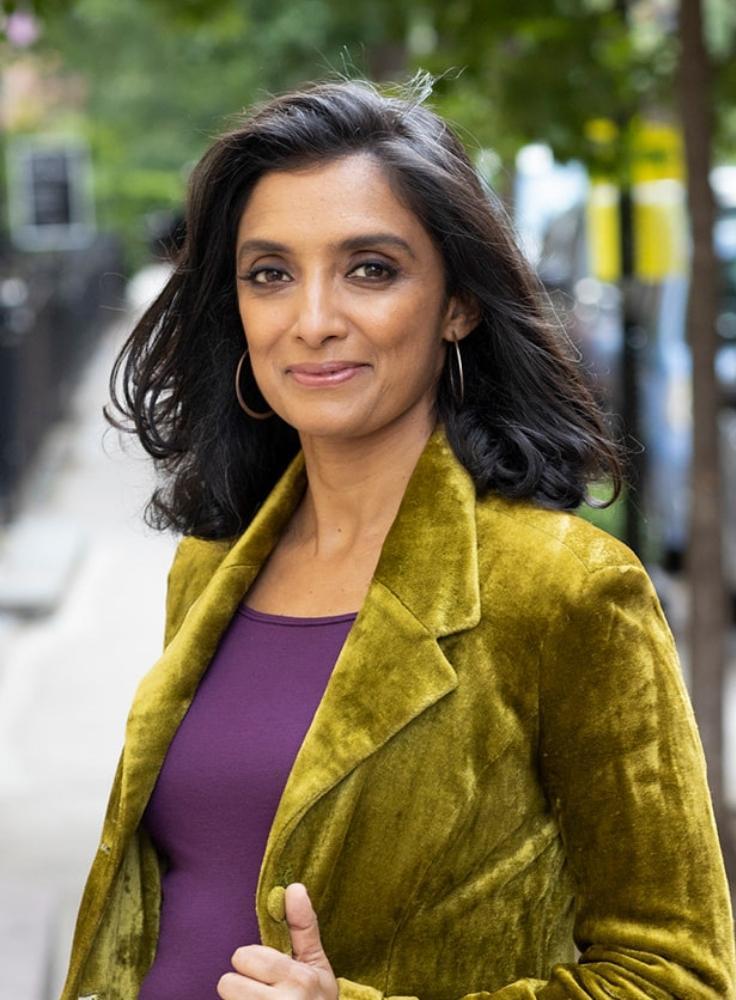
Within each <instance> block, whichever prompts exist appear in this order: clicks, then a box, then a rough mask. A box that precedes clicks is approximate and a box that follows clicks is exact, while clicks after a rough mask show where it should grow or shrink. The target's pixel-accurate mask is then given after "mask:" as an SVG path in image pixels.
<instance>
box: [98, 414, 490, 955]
mask: <svg viewBox="0 0 736 1000" xmlns="http://www.w3.org/2000/svg"><path fill="white" fill-rule="evenodd" d="M305 487H306V474H305V466H304V455H303V452H302V451H299V452H298V453H297V455H296V456H295V457H294V458H293V459H292V461H291V462H290V464H289V466H288V467H287V469H286V470H285V472H284V473H283V474H282V476H281V478H280V479H279V481H278V482H277V484H276V485H275V487H274V488H273V490H272V491H271V492H270V493H269V495H268V497H267V498H266V500H265V501H264V503H263V504H262V505H261V507H260V509H259V511H258V512H257V514H256V516H255V518H254V519H253V521H252V522H251V523H250V525H249V526H248V528H247V529H246V531H245V532H244V533H243V534H242V535H241V536H240V538H239V539H238V540H237V541H236V542H235V544H234V545H233V546H232V548H231V549H230V550H229V552H228V553H227V555H226V556H225V558H224V559H223V560H222V562H221V563H220V565H219V567H218V568H217V569H216V570H215V572H214V573H213V575H212V577H211V578H210V580H209V582H208V584H207V585H206V586H205V588H204V590H203V591H202V593H201V594H200V595H199V597H198V598H197V600H196V601H195V602H194V604H193V606H192V607H191V608H190V609H189V611H188V613H187V615H186V617H185V619H184V621H183V623H182V625H181V627H180V628H179V630H178V632H177V634H176V635H175V636H174V638H173V639H172V640H171V642H170V643H169V644H168V646H167V647H166V649H165V651H164V653H163V655H162V656H161V657H160V659H159V660H158V661H157V663H156V664H155V665H154V667H153V668H152V670H151V671H150V672H149V673H148V674H147V675H146V677H145V678H144V679H143V681H142V682H141V684H140V685H139V688H138V691H137V692H136V697H135V700H134V703H133V707H132V709H131V712H130V715H129V718H128V724H127V728H126V743H125V749H124V757H123V770H122V786H121V798H120V811H119V814H118V829H117V833H118V838H119V840H122V841H125V840H126V839H127V837H128V836H129V835H130V834H131V833H132V831H133V830H134V829H135V827H136V826H137V824H138V823H139V822H140V818H141V815H142V813H143V810H144V808H145V805H146V802H147V800H148V797H149V795H150V793H151V791H152V790H153V786H154V784H155V781H156V777H157V775H158V772H159V769H160V767H161V765H162V763H163V759H164V757H165V754H166V750H167V748H168V745H169V743H170V741H171V739H172V737H173V735H174V733H175V731H176V728H177V726H178V724H179V722H180V721H181V719H182V718H183V716H184V714H185V712H186V710H187V708H188V706H189V704H190V702H191V700H192V698H193V696H194V693H195V691H196V686H197V683H198V682H199V680H200V678H201V676H202V674H203V673H204V671H205V669H206V667H207V665H208V663H209V661H210V660H211V658H212V656H213V654H214V652H215V649H216V647H217V644H218V642H219V639H220V637H221V636H222V634H223V632H224V630H225V628H226V627H227V625H228V623H229V621H230V619H231V618H232V615H233V614H234V612H235V610H236V608H237V606H238V604H239V603H240V602H241V601H242V599H243V597H244V595H245V593H246V591H247V589H248V587H249V586H250V584H251V583H252V582H253V580H254V579H255V577H256V575H257V573H258V570H259V569H260V567H261V566H262V565H263V563H264V562H265V560H266V558H267V557H268V555H269V553H270V551H271V549H272V548H273V546H274V545H275V543H276V541H277V539H278V537H279V534H280V532H281V530H282V529H283V527H284V526H285V524H286V523H287V521H288V518H289V517H290V515H291V513H292V512H293V510H294V509H295V507H296V505H297V504H298V502H299V500H300V499H301V496H302V494H303V491H304V488H305ZM479 621H480V597H479V585H478V552H477V539H476V522H475V489H474V484H473V481H472V478H471V477H470V475H469V474H468V472H467V471H466V470H465V468H464V467H463V466H462V465H461V464H460V462H459V461H458V460H457V458H456V457H455V455H454V453H453V452H452V449H451V447H450V445H449V443H448V441H447V438H446V436H445V432H444V429H443V427H442V425H441V424H437V425H436V427H435V429H434V430H433V432H432V433H431V435H430V437H429V438H428V440H427V442H426V445H425V447H424V449H423V451H422V453H421V455H420V457H419V459H418V461H417V463H416V465H415V467H414V470H413V472H412V475H411V477H410V479H409V482H408V484H407V487H406V489H405V492H404V496H403V498H402V501H401V504H400V506H399V509H398V512H397V515H396V517H395V519H394V521H393V523H392V525H391V527H390V529H389V531H388V534H387V535H386V538H385V540H384V544H383V547H382V549H381V553H380V556H379V559H378V563H377V566H376V569H375V572H374V576H373V578H372V580H371V583H370V586H369V589H368V592H367V595H366V598H365V601H364V603H363V606H362V607H361V609H360V612H359V614H358V616H357V618H356V619H355V621H354V622H353V625H352V627H351V629H350V631H349V632H348V635H347V638H346V641H345V643H344V645H343V647H342V649H341V651H340V655H339V656H338V659H337V662H336V663H335V666H334V668H333V670H332V673H331V675H330V678H329V680H328V684H327V687H326V689H325V691H324V694H323V697H322V699H321V701H320V704H319V706H318V708H317V710H316V713H315V715H314V717H313V719H312V722H311V724H310V726H309V729H308V731H307V733H306V735H305V737H304V740H303V742H302V745H301V747H300V749H299V752H298V754H297V757H296V760H295V761H294V764H293V766H292V769H291V772H290V774H289V777H288V780H287V782H286V785H285V787H284V789H283V792H282V795H281V799H280V802H279V806H278V809H277V812H276V815H275V817H274V820H273V824H272V827H271V830H270V833H269V837H268V842H267V845H266V850H265V853H264V858H263V862H262V866H261V873H260V878H259V882H258V891H257V899H258V901H259V902H258V911H259V917H260V914H262V913H263V912H264V910H265V903H264V902H262V897H263V894H264V893H267V892H268V889H269V888H270V886H271V885H272V884H273V883H274V882H275V881H278V879H279V857H280V853H281V851H282V848H283V847H284V845H285V843H286V842H287V840H288V837H289V834H290V833H291V831H292V830H293V828H294V826H295V825H296V824H297V823H298V822H299V820H300V818H301V817H302V816H303V815H304V814H305V813H306V812H307V810H308V809H309V808H310V806H311V805H312V804H313V803H314V802H316V801H317V800H318V799H319V798H320V797H321V796H322V795H324V794H325V793H326V792H327V791H329V789H331V788H332V787H334V785H336V784H337V783H338V782H339V781H340V780H341V779H342V778H344V777H345V776H346V775H347V774H348V773H349V772H350V771H352V769H353V768H354V767H355V766H356V765H358V764H359V763H360V762H361V761H362V760H364V759H365V758H367V757H369V756H370V755H371V754H373V753H375V752H376V751H377V750H378V749H379V748H380V747H381V746H383V744H384V743H386V741H387V740H388V739H390V738H391V737H392V736H393V735H394V734H395V733H396V732H398V731H399V730H400V729H401V728H402V727H404V726H406V725H408V724H409V723H410V722H411V720H412V719H414V718H415V717H416V716H418V715H419V714H420V713H422V712H423V711H425V710H426V709H427V708H428V707H429V706H431V705H432V704H434V703H435V702H436V701H438V700H439V699H440V698H442V697H443V696H444V695H446V694H448V693H449V692H450V691H452V690H453V688H455V687H456V685H457V675H456V673H455V671H454V669H453V667H452V665H451V663H450V662H449V661H448V659H447V658H446V657H445V655H444V653H443V651H442V648H441V644H440V643H439V642H438V639H439V638H440V637H442V636H446V635H450V634H451V633H453V632H457V631H460V630H463V629H468V628H472V627H473V626H474V625H477V624H478V622H479ZM261 930H262V934H266V935H268V934H269V928H268V927H262V928H261ZM271 933H272V932H271ZM266 941H267V938H264V942H266Z"/></svg>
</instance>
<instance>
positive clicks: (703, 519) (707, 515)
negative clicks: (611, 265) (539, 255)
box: [678, 0, 736, 886]
mask: <svg viewBox="0 0 736 1000" xmlns="http://www.w3.org/2000/svg"><path fill="white" fill-rule="evenodd" d="M679 40H680V66H679V80H678V88H679V102H680V114H681V119H682V126H683V131H684V139H685V158H686V165H687V178H688V180H687V190H688V205H689V215H690V221H691V234H692V260H691V270H690V295H689V300H688V335H689V340H690V347H691V351H692V362H693V383H692V388H693V459H692V467H691V477H692V478H691V503H690V510H691V512H690V538H689V545H688V554H687V572H688V582H689V589H690V620H689V649H690V664H691V687H692V695H693V707H694V710H695V714H696V717H697V719H698V725H699V728H700V733H701V737H702V740H703V746H704V749H705V755H706V759H707V762H708V780H709V784H710V789H711V794H712V796H713V805H714V809H715V812H716V818H717V820H718V826H719V831H720V835H721V844H722V847H723V852H724V855H725V858H726V865H727V868H728V871H729V877H730V880H731V884H732V886H733V885H734V883H736V851H735V850H734V844H733V837H732V835H731V831H730V828H729V822H728V820H729V817H728V816H727V810H726V806H725V802H724V791H723V725H724V720H723V702H724V675H725V661H726V639H727V634H726V630H727V627H728V613H727V601H726V587H725V582H724V576H723V558H722V532H721V463H720V454H719V432H718V385H717V382H716V376H715V353H716V342H717V335H716V317H717V308H718V300H717V296H718V285H717V273H718V264H717V260H716V257H715V253H714V248H713V224H714V217H715V206H714V200H713V192H712V189H711V186H710V170H711V148H712V133H713V121H712V110H711V107H712V96H711V67H710V60H709V56H708V52H707V50H706V47H705V43H704V39H703V24H702V10H701V0H680V14H679Z"/></svg>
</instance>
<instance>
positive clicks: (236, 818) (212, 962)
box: [138, 605, 357, 1000]
mask: <svg viewBox="0 0 736 1000" xmlns="http://www.w3.org/2000/svg"><path fill="white" fill-rule="evenodd" d="M356 615H357V612H354V613H351V614H343V615H331V616H327V617H321V618H295V617H291V616H288V615H273V614H266V613H265V612H262V611H256V610H254V609H253V608H249V607H247V606H244V605H241V606H240V607H239V608H238V610H237V612H236V613H235V615H234V616H233V619H232V621H231V622H230V624H229V625H228V627H227V628H226V630H225V632H224V634H223V636H222V638H221V640H220V642H219V644H218V647H217V650H216V652H215V655H214V656H213V658H212V661H211V662H210V664H209V666H208V668H207V670H206V672H205V674H204V677H203V678H202V680H201V682H200V684H199V687H198V688H197V692H196V695H195V697H194V699H193V701H192V703H191V705H190V707H189V710H188V711H187V713H186V715H185V716H184V719H183V720H182V722H181V725H180V726H179V728H178V729H177V731H176V734H175V736H174V739H173V740H172V742H171V745H170V746H169V749H168V752H167V754H166V758H165V760H164V763H163V767H162V769H161V772H160V774H159V776H158V780H157V782H156V785H155V787H154V790H153V793H152V795H151V798H150V800H149V803H148V806H147V808H146V811H145V813H144V816H143V824H144V826H145V828H146V829H147V830H148V832H149V833H150V835H151V837H152V839H153V841H154V844H155V845H156V848H157V850H158V851H159V852H160V853H161V854H163V855H164V856H165V858H166V860H167V862H168V869H167V870H166V872H165V874H164V876H163V882H162V892H163V897H162V907H161V922H160V928H159V939H158V948H157V952H156V958H155V960H154V962H153V964H152V966H151V968H150V969H149V971H148V974H147V976H146V977H145V980H144V982H143V985H142V987H141V991H140V993H139V994H138V998H139V1000H218V996H217V990H216V986H217V981H218V980H219V978H220V976H222V975H223V974H224V973H225V972H231V971H232V966H231V963H230V957H231V955H232V953H233V952H234V951H235V949H236V948H238V947H240V946H241V945H245V944H260V943H261V941H260V934H259V931H258V923H257V920H256V912H255V891H256V883H257V881H258V873H259V871H260V865H261V860H262V858H263V852H264V849H265V846H266V839H267V837H268V833H269V830H270V828H271V823H272V821H273V818H274V815H275V813H276V807H277V806H278V802H279V798H280V796H281V792H282V790H283V787H284V785H285V784H286V779H287V777H288V775H289V771H290V770H291V766H292V764H293V762H294V758H295V757H296V754H297V751H298V750H299V747H300V746H301V743H302V740H303V738H304V734H305V733H306V731H307V729H308V727H309V724H310V722H311V720H312V717H313V715H314V712H315V710H316V708H317V705H318V704H319V702H320V700H321V698H322V694H323V693H324V689H325V687H326V685H327V681H328V680H329V677H330V673H331V672H332V669H333V667H334V665H335V661H336V660H337V657H338V655H339V652H340V649H341V647H342V645H343V642H344V641H345V638H346V636H347V633H348V631H349V630H350V627H351V625H352V623H353V621H354V620H355V617H356Z"/></svg>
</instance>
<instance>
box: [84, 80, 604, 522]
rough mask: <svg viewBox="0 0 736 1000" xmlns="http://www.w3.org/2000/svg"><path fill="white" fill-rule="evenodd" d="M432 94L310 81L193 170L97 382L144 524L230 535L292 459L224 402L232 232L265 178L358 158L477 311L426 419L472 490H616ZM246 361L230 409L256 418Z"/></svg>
mask: <svg viewBox="0 0 736 1000" xmlns="http://www.w3.org/2000/svg"><path fill="white" fill-rule="evenodd" d="M432 86H433V81H432V78H431V77H430V75H429V74H427V73H421V72H420V73H418V74H416V75H415V76H414V77H413V78H412V80H410V81H409V82H408V83H405V84H403V85H400V86H394V87H393V88H383V89H381V88H379V86H378V85H376V84H374V83H372V82H370V81H367V80H362V79H353V80H346V79H338V80H331V79H328V80H322V81H316V82H311V83H308V84H306V85H304V86H302V87H299V88H298V89H296V90H293V91H291V92H288V93H285V94H282V95H278V96H271V97H269V98H268V99H267V100H264V101H262V102H261V103H258V104H255V105H254V106H253V107H251V108H250V109H248V110H247V111H246V112H245V113H244V114H243V115H242V116H241V117H240V119H239V120H238V121H237V122H236V123H235V125H234V127H233V128H231V129H230V130H229V131H227V132H225V133H224V134H222V135H221V136H219V137H218V138H217V139H216V140H215V141H214V142H213V144H212V145H211V146H210V148H209V149H208V150H207V152H206V153H205V154H204V156H203V157H202V159H201V160H200V161H199V163H198V164H197V166H196V167H195V168H194V170H193V172H192V175H191V178H190V183H189V191H188V199H187V206H186V215H185V227H184V228H185V238H184V242H183V245H182V246H181V248H180V249H179V251H178V254H177V256H176V259H175V268H174V271H173V273H172V275H171V277H170V279H169V281H168V283H167V284H166V286H165V288H164V289H163V291H162V292H161V294H160V295H159V296H158V298H157V299H156V300H155V302H154V303H153V304H152V305H151V306H150V308H149V309H148V310H147V311H146V312H145V313H144V315H143V316H142V318H141V319H140V321H139V322H138V323H137V325H136V326H135V328H134V329H133V331H132V332H131V334H130V335H129V337H128V338H127V340H126V341H125V343H124V344H123V346H122V348H121V350H120V352H119V354H118V356H117V358H116V360H115V363H114V366H113V369H112V373H111V376H110V393H111V397H112V401H113V403H114V404H115V407H116V408H117V410H118V411H119V412H120V413H122V414H123V415H124V416H125V417H126V418H127V420H128V422H129V423H127V424H124V423H122V422H119V421H118V420H116V419H115V418H113V417H112V415H111V414H110V412H109V411H108V409H107V407H103V412H104V414H105V417H106V419H107V420H108V422H109V423H110V424H112V425H113V426H114V427H116V428H118V429H119V430H123V431H126V432H128V433H135V434H136V435H137V436H138V438H139V440H140V442H141V444H142V446H143V447H144V449H145V450H146V451H147V452H148V453H149V454H150V455H151V456H152V458H153V459H154V464H155V466H156V468H157V470H158V472H159V474H160V475H159V485H158V488H157V489H155V491H154V493H153V495H152V496H151V497H150V499H149V500H148V503H147V505H146V508H145V512H144V518H145V520H146V522H147V523H148V524H149V525H150V526H152V527H155V528H158V529H160V530H165V529H173V530H176V531H178V532H181V533H182V534H185V535H196V536H199V537H201V538H212V539H214V538H229V537H233V536H235V535H237V534H239V533H240V532H242V531H243V530H244V528H245V527H246V526H247V525H248V523H249V522H250V520H251V519H252V518H253V516H254V514H255V513H256V511H257V509H258V508H259V506H260V505H261V504H262V502H263V501H264V499H265V498H266V496H267V495H268V493H269V491H270V490H271V489H272V487H273V485H274V484H275V482H276V480H277V479H278V478H279V476H280V475H281V473H282V472H283V471H284V469H285V467H286V465H287V464H288V462H289V461H290V459H291V458H292V457H293V456H294V455H295V454H296V452H297V451H298V450H299V447H300V441H299V436H298V433H297V431H296V429H295V428H294V427H292V426H291V425H289V424H287V423H286V422H285V421H284V420H282V419H281V417H279V416H278V414H274V416H272V417H271V418H270V419H268V420H254V419H252V418H251V417H249V416H247V415H246V414H245V413H244V412H243V410H242V409H241V408H240V406H239V404H238V401H237V398H236V394H235V391H234V381H233V377H234V372H235V368H236V365H237V362H238V359H239V357H240V355H241V354H242V352H243V349H244V343H245V341H244V333H243V328H242V324H241V321H240V317H239V313H238V308H237V299H236V283H235V241H236V233H237V227H238V223H239V220H240V217H241V214H242V212H243V210H244V208H245V204H246V202H247V199H248V197H249V195H250V192H251V191H252V190H253V187H254V185H255V183H256V182H257V181H258V180H259V178H260V177H262V176H263V175H264V174H265V173H267V172H269V171H274V170H289V169H292V168H298V167H304V166H309V165H314V164H318V163H326V162H329V161H331V160H334V159H335V158H337V157H341V156H346V155H349V154H352V153H357V152H370V153H371V154H373V156H374V157H376V158H377V159H378V161H379V162H380V163H381V164H382V167H383V169H384V170H385V172H386V176H387V178H388V180H389V182H390V183H391V185H392V188H393V190H394V191H395V193H396V194H397V196H398V197H400V198H401V199H403V201H404V203H405V204H406V205H407V206H408V207H409V208H410V209H411V210H412V211H413V212H414V213H415V215H416V216H417V218H418V219H419V220H420V222H421V223H422V224H423V225H424V227H425V228H426V230H427V232H428V233H429V235H430V237H431V238H432V239H433V241H434V242H435V245H436V246H437V247H438V249H439V251H440V252H441V255H442V258H443V261H444V270H445V284H446V288H445V292H446V295H447V296H450V295H454V294H458V295H460V296H464V297H467V296H468V295H469V296H474V297H475V300H477V303H478V304H479V306H480V310H481V319H480V322H479V323H478V324H477V326H476V327H475V328H474V329H473V330H472V332H471V333H470V334H468V335H467V336H466V337H465V338H464V339H463V340H462V341H461V342H460V346H461V350H462V357H463V374H464V400H463V403H462V405H458V403H457V402H456V397H455V394H454V393H453V391H452V384H451V381H450V370H449V366H450V364H452V363H456V359H453V358H451V354H450V351H449V350H448V351H447V352H446V360H445V366H444V368H443V370H442V373H441V375H440V377H439V380H438V382H437V388H436V397H435V407H436V416H437V418H438V419H439V420H440V421H442V423H443V424H444V426H445V430H446V433H447V437H448V440H449V442H450V445H451V447H452V449H453V451H454V453H455V455H456V456H457V458H458V460H459V461H460V462H461V463H462V464H463V465H464V466H465V468H466V469H467V470H468V472H469V473H470V475H471V477H472V478H473V481H474V483H475V486H476V492H477V494H478V495H479V496H480V495H482V494H483V493H485V492H486V491H488V490H495V491H496V492H497V493H500V494H503V495H505V496H507V497H524V498H531V499H533V500H534V501H535V502H536V503H538V504H540V505H542V506H546V507H552V508H575V507H578V506H579V505H580V504H581V503H583V502H585V503H587V504H588V505H589V506H607V505H608V504H610V503H612V502H613V501H614V500H615V499H616V497H617V496H618V494H619V493H620V491H621V487H622V458H621V453H620V451H619V447H620V446H619V445H618V444H617V443H615V442H614V441H613V439H612V438H611V436H610V434H609V432H608V429H607V426H606V420H605V415H604V414H603V412H602V411H601V410H600V408H599V406H598V404H597V402H596V401H595V398H594V395H593V392H592V390H591V388H590V387H589V385H588V380H587V378H586V373H584V372H583V371H582V370H581V369H580V366H579V364H578V362H577V361H576V360H575V359H574V358H572V357H571V356H570V353H569V351H568V349H567V348H568V347H569V343H570V342H569V340H568V338H567V336H566V335H565V333H564V331H563V330H562V329H561V328H560V324H559V322H558V321H557V319H556V317H555V316H554V313H553V311H552V310H551V309H550V304H549V298H548V296H547V295H546V293H545V291H544V288H543V286H542V284H541V282H540V280H539V278H538V277H537V275H536V273H535V272H534V270H533V269H532V267H531V266H530V265H529V263H528V262H527V260H526V259H525V257H524V256H523V254H522V252H521V251H520V250H519V248H518V246H517V244H516V239H515V235H514V233H513V229H512V226H511V225H510V223H509V221H508V219H507V216H506V213H505V211H504V210H503V208H502V206H501V204H500V201H499V199H498V198H497V197H496V196H495V194H494V193H493V191H492V190H491V189H490V188H489V187H488V185H487V184H486V183H485V182H484V181H483V180H482V179H481V178H480V177H479V174H478V172H477V171H476V169H475V168H474V166H473V164H472V162H471V160H470V159H469V157H468V154H467V153H466V151H465V149H464V147H463V145H462V143H461V141H460V139H459V137H458V135H457V134H456V133H455V132H454V131H453V129H452V128H451V127H450V125H449V124H448V123H447V122H446V121H445V120H444V119H443V118H442V117H440V116H439V115H438V114H436V113H435V112H434V111H433V110H431V109H430V108H429V107H428V106H427V97H428V96H429V94H431V90H432ZM244 367H245V368H246V369H247V370H248V371H249V375H248V380H249V386H244V387H243V392H244V394H245V398H246V399H247V400H248V401H249V405H250V406H251V407H252V408H254V409H258V410H263V409H268V406H267V404H261V403H260V402H257V401H260V400H261V399H262V396H261V395H260V392H259V391H258V386H257V385H256V384H255V382H254V380H253V376H252V372H250V366H249V365H246V366H244ZM121 369H122V372H123V398H122V400H121V399H120V398H119V396H118V394H117V391H116V382H117V380H118V375H119V374H120V370H121ZM161 474H163V477H162V476H161ZM161 478H163V483H162V484H161ZM603 478H605V479H608V480H610V481H611V483H612V495H611V497H610V498H609V499H608V500H607V501H606V502H602V501H596V500H595V499H593V498H592V497H590V496H589V495H588V494H587V486H588V483H589V482H591V481H594V480H598V479H603Z"/></svg>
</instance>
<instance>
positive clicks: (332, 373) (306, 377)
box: [288, 365, 368, 386]
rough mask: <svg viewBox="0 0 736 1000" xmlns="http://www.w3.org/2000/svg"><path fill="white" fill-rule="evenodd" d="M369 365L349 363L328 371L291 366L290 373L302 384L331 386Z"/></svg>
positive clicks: (345, 380)
mask: <svg viewBox="0 0 736 1000" xmlns="http://www.w3.org/2000/svg"><path fill="white" fill-rule="evenodd" d="M367 367H368V365H349V366H347V367H346V366H343V367H341V368H333V369H332V370H327V371H324V370H323V371H311V372H306V371H299V370H298V369H293V368H290V369H289V370H288V374H290V375H291V377H292V378H293V379H294V380H295V381H296V382H298V383H299V384H300V385H312V386H330V385H339V384H341V383H342V382H347V381H348V380H349V379H351V378H353V377H354V376H355V375H357V374H358V372H361V371H363V369H365V368H367Z"/></svg>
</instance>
